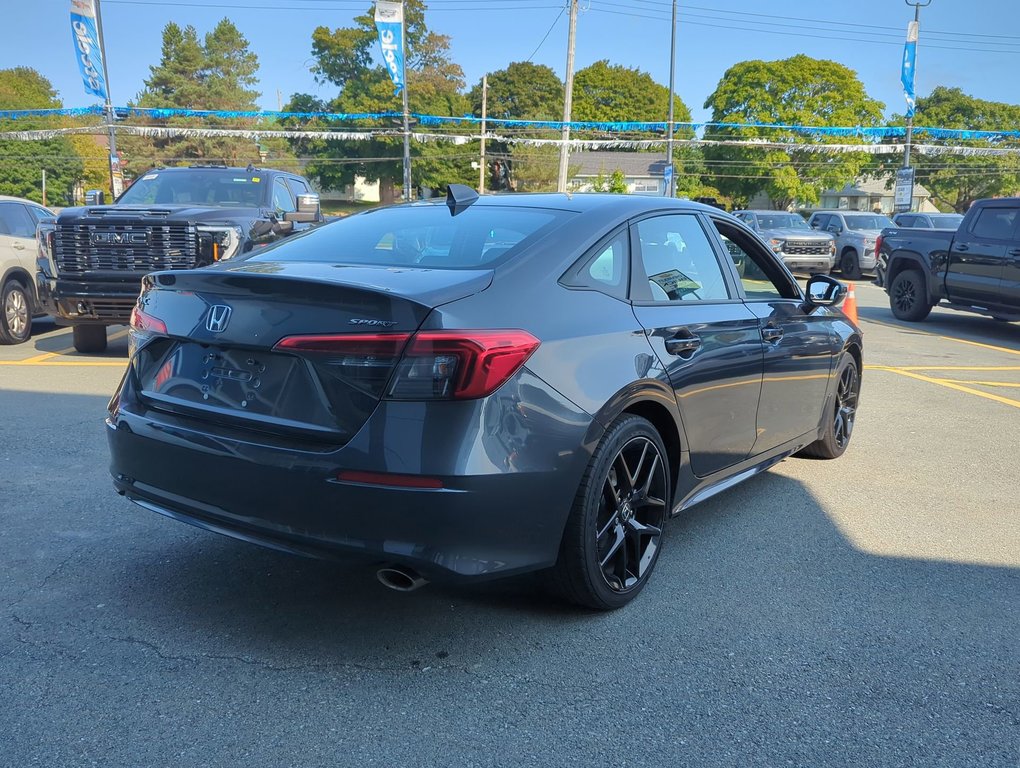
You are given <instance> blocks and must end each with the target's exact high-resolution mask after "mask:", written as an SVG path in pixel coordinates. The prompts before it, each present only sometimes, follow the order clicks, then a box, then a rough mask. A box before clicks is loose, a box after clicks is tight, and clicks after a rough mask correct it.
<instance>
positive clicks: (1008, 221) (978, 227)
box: [970, 208, 1018, 240]
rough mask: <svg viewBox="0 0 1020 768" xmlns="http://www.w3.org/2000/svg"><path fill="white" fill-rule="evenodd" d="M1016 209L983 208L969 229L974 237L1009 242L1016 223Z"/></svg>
mask: <svg viewBox="0 0 1020 768" xmlns="http://www.w3.org/2000/svg"><path fill="white" fill-rule="evenodd" d="M1017 210H1018V209H1016V208H985V209H984V210H983V211H981V213H979V214H978V217H977V221H975V222H974V226H973V227H971V228H970V231H971V233H972V234H973V235H974V236H975V237H985V238H988V239H989V240H1009V239H1010V238H1011V237H1013V230H1014V229H1016V222H1017Z"/></svg>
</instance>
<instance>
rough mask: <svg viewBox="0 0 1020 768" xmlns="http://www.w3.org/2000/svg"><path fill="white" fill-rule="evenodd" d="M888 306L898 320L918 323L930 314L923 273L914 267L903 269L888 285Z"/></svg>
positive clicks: (930, 307)
mask: <svg viewBox="0 0 1020 768" xmlns="http://www.w3.org/2000/svg"><path fill="white" fill-rule="evenodd" d="M889 307H890V309H892V313H893V314H894V315H895V316H896V318H897V319H899V320H906V321H907V322H911V323H918V322H920V321H921V320H924V319H925V318H926V317H928V315H929V314H931V310H932V304H931V303H930V302H929V301H928V287H927V285H926V284H925V281H924V275H922V274H921V272H920V271H919V270H916V269H905V270H903V271H902V272H900V273H899V274H898V275H896V277H895V279H894V280H893V281H892V285H890V286H889Z"/></svg>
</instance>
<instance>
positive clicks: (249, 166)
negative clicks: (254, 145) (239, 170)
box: [244, 163, 255, 173]
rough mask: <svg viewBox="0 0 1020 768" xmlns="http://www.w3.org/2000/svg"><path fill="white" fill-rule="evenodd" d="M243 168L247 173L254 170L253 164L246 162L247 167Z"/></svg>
mask: <svg viewBox="0 0 1020 768" xmlns="http://www.w3.org/2000/svg"><path fill="white" fill-rule="evenodd" d="M244 170H245V171H246V172H248V173H252V172H254V171H255V166H254V165H252V164H251V163H248V167H247V168H245V169H244Z"/></svg>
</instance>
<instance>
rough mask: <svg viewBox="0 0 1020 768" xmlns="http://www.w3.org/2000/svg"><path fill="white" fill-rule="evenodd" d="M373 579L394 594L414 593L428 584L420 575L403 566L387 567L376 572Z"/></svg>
mask: <svg viewBox="0 0 1020 768" xmlns="http://www.w3.org/2000/svg"><path fill="white" fill-rule="evenodd" d="M375 577H376V578H377V579H379V583H380V584H382V585H383V586H384V587H388V588H389V589H392V590H394V591H396V592H414V590H416V589H421V588H422V587H424V586H425V585H426V584H428V580H427V579H425V578H424V577H423V576H422V575H421V574H420V573H418V572H417V571H415V570H413V569H411V568H406V567H404V566H403V565H387V566H386V567H384V568H380V569H379V570H378V571H376V572H375Z"/></svg>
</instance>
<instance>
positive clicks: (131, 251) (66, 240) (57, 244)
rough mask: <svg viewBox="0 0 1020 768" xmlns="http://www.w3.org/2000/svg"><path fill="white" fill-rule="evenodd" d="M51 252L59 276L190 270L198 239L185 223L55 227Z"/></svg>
mask: <svg viewBox="0 0 1020 768" xmlns="http://www.w3.org/2000/svg"><path fill="white" fill-rule="evenodd" d="M53 250H54V256H55V258H56V262H57V269H58V270H59V271H60V272H62V273H72V274H80V273H83V272H152V271H154V270H157V269H190V268H192V267H194V266H195V264H196V261H197V257H198V236H197V234H196V232H195V226H194V225H193V224H189V223H188V222H161V223H154V224H147V223H143V222H123V223H116V224H114V223H106V222H103V223H99V224H92V223H84V222H79V223H74V224H57V227H56V232H55V233H54V237H53Z"/></svg>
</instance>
